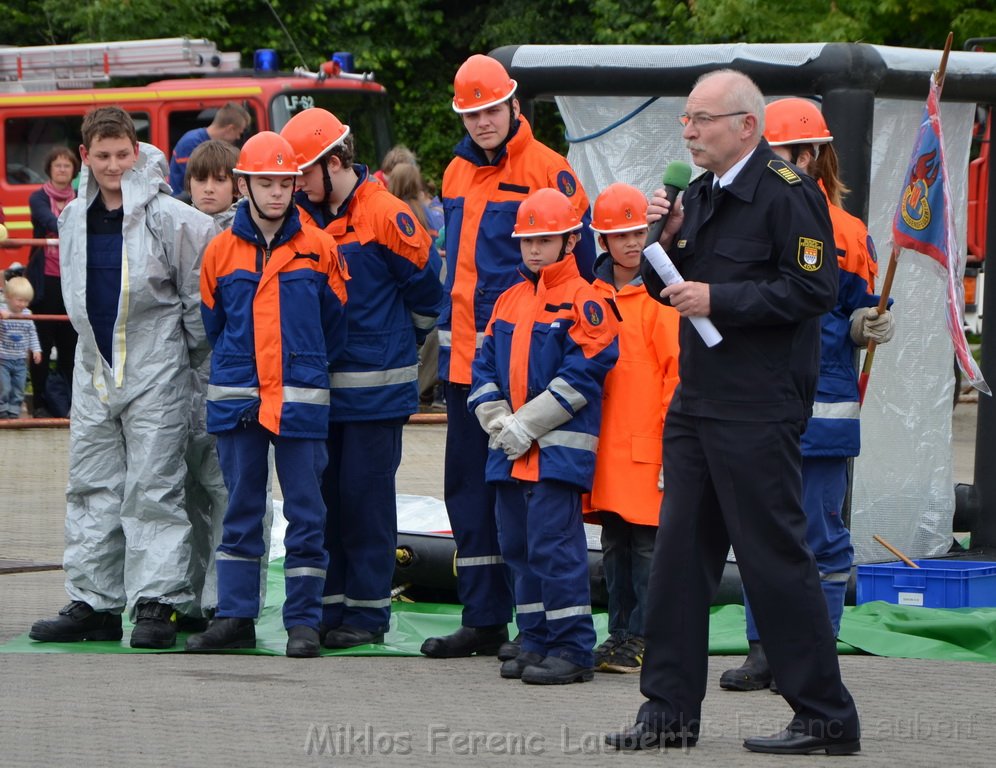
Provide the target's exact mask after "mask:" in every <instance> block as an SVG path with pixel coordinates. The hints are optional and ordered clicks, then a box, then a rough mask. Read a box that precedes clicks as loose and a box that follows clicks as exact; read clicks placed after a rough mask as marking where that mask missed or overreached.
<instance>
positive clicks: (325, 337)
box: [201, 200, 346, 438]
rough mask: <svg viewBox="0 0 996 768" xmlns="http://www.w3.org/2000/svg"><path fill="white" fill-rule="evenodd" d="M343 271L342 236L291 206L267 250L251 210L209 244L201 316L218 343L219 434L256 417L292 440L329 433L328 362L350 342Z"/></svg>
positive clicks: (210, 414) (244, 208) (212, 393)
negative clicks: (307, 222)
mask: <svg viewBox="0 0 996 768" xmlns="http://www.w3.org/2000/svg"><path fill="white" fill-rule="evenodd" d="M345 276H346V273H345V269H344V267H343V266H342V264H341V262H340V259H339V256H338V255H337V253H336V247H335V240H334V239H333V238H332V237H330V236H329V235H327V234H326V233H324V232H322V231H320V230H318V229H315V228H314V227H310V226H305V227H302V226H301V223H300V221H299V219H298V215H297V210H296V209H292V211H291V214H290V216H289V217H288V219H287V221H286V222H285V223H284V225H283V227H282V228H281V229H280V230H279V231H278V232H277V234H276V235H275V236H274V238H273V241H272V243H271V244H270V248H269V249H267V247H266V242H265V240H264V239H263V236H262V234H261V233H260V232H259V230H258V229H257V228H256V226H255V225H254V223H253V221H252V218H251V217H250V215H249V201H248V200H246V201H243V202H242V203H241V204H240V205H239V208H238V210H237V211H236V213H235V219H234V220H233V222H232V228H231V229H228V230H225V231H224V232H222V233H221V234H219V235H218V236H217V237H215V238H214V240H212V241H211V243H210V245H208V247H207V250H206V251H205V253H204V262H203V265H202V268H201V297H202V304H201V313H202V315H203V318H204V327H205V330H206V331H207V336H208V339H209V340H210V342H211V346H212V347H213V349H214V353H213V355H212V357H211V377H210V380H209V384H208V396H207V426H208V431H209V432H212V433H218V432H224V431H226V430H230V429H234V428H235V427H237V426H238V425H239V423H240V422H241V421H243V420H244V419H246V418H252V417H253V416H257V415H258V416H257V417H258V419H259V423H260V425H262V426H263V427H265V428H266V429H268V430H270V431H271V432H273V433H274V434H278V435H282V436H285V437H299V438H325V437H326V436H327V434H328V421H329V373H328V371H329V362H330V361H331V360H332V359H333V358H335V357H336V356H337V355H339V354H340V353H341V352H342V348H343V346H344V344H345V341H346V322H345V317H344V315H345V308H344V304H345V302H346V291H345V284H344V280H345Z"/></svg>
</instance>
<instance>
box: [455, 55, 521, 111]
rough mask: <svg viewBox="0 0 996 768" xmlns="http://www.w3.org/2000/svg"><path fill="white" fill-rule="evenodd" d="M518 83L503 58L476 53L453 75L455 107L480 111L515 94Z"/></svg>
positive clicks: (457, 109)
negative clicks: (507, 70) (493, 57)
mask: <svg viewBox="0 0 996 768" xmlns="http://www.w3.org/2000/svg"><path fill="white" fill-rule="evenodd" d="M516 85H518V84H517V83H516V82H515V80H513V79H512V78H510V77H509V76H508V72H506V71H505V67H503V66H502V65H501V62H500V61H498V60H497V59H492V58H491V57H490V56H483V55H481V54H479V53H475V54H474V55H473V56H471V57H470V58H469V59H467V60H466V61H465V62H464V63H463V64H461V65H460V69H458V70H457V73H456V77H454V78H453V111H454V112H459V113H460V114H463V113H465V112H477V111H478V110H480V109H487V108H488V107H493V106H494V105H495V104H501V103H502V102H503V101H506V100H508V99H510V98H512V94H514V93H515V88H516Z"/></svg>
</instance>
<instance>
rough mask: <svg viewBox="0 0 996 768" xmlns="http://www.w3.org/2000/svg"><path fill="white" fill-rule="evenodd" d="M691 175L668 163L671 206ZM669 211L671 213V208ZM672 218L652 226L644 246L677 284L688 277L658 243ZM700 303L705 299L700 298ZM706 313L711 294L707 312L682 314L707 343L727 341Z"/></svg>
mask: <svg viewBox="0 0 996 768" xmlns="http://www.w3.org/2000/svg"><path fill="white" fill-rule="evenodd" d="M691 175H692V169H691V168H690V167H689V166H688V164H687V163H681V162H674V163H670V164H669V165H668V167H667V170H666V171H665V172H664V193H665V197H666V199H667V201H668V202H669V203H670V205H671V206H673V205H674V200H675V198H677V197H678V193H679V192H681V191H682V190H683V189H685V188H686V187H687V186H688V181H689V179H690V177H691ZM668 213H670V208H669V211H668ZM668 219H669V215H668V214H664V215H663V216H661V218H660V219H658V220H657V221H655V222H654V223H653V224H652V225H651V226H650V228H649V231H648V232H647V242H646V247H645V248H644V249H643V255H644V257H645V258H646V259H647V261H648V262H649V263H650V266H652V267H653V268H654V271H655V272H656V273H657V274H658V275H660V278H661V280H663V281H664V284H665V285H676V284H678V283H683V282H685V279H684V278H683V277H682V276H681V274H680V273H679V272H678V269H677V267H675V266H674V262H672V261H671V258H670V257H669V256H668V255H667V252H666V251H665V250H664V249H663V248H662V247H661V244H660V243H659V242H658V241H659V240H660V239H661V234H662V233H663V232H664V227H665V225H666V224H667V222H668ZM689 298H691V297H689ZM698 303H702V302H701V301H699V302H698ZM706 312H708V296H707V297H706V301H705V302H704V307H703V314H701V315H700V314H687V313H686V312H683V313H682V314H683V316H686V317H688V320H689V322H691V324H692V325H693V326H694V327H695V330H696V331H698V333H699V336H701V337H702V341H704V342H705V344H706V346H707V347H714V346H716V345H717V344H719V342H721V341H722V340H723V337H722V336H721V335H720V333H719V331H718V330H717V329H716V326H715V325H713V323H712V321H711V320H710V319H709V318H708V317H706V316H705V313H706Z"/></svg>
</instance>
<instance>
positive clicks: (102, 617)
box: [28, 600, 122, 643]
mask: <svg viewBox="0 0 996 768" xmlns="http://www.w3.org/2000/svg"><path fill="white" fill-rule="evenodd" d="M121 635H122V631H121V614H119V613H107V612H106V611H95V610H93V608H91V607H90V606H89V605H87V604H86V603H84V602H82V601H80V600H73V602H71V603H70V604H69V605H67V606H66V607H65V608H63V609H62V610H61V611H59V615H58V616H56V617H55V618H54V619H40V620H38V621H36V622H35V623H34V624H32V625H31V631H30V632H28V637H30V638H31V639H32V640H37V641H38V642H40V643H79V642H82V641H83V640H120V639H121Z"/></svg>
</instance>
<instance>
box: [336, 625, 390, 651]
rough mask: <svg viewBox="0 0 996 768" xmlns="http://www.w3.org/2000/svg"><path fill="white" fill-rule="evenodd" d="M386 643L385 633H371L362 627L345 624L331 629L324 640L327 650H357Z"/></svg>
mask: <svg viewBox="0 0 996 768" xmlns="http://www.w3.org/2000/svg"><path fill="white" fill-rule="evenodd" d="M383 642H384V633H383V632H371V631H370V630H368V629H363V628H362V627H353V626H351V625H349V624H343V625H341V626H338V627H336V628H335V629H330V630H329V631H328V632H326V633H325V637H323V638H322V645H324V646H325V647H326V648H355V647H356V646H358V645H372V644H376V643H383Z"/></svg>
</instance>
